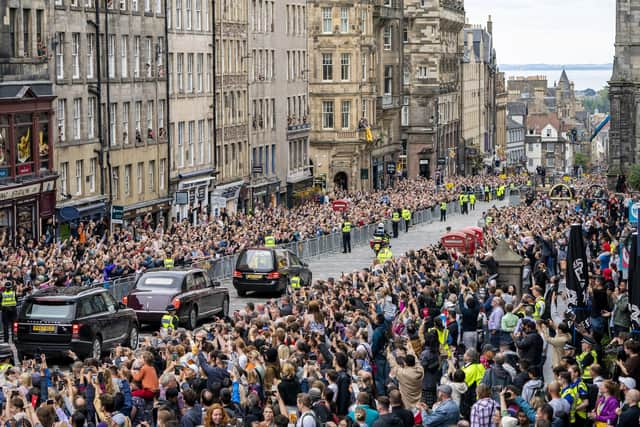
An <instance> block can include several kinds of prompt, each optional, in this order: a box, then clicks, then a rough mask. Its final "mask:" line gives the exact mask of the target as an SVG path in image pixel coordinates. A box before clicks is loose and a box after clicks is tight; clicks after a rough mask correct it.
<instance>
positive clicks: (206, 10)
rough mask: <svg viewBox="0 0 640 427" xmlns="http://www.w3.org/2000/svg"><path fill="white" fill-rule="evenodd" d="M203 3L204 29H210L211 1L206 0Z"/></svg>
mask: <svg viewBox="0 0 640 427" xmlns="http://www.w3.org/2000/svg"><path fill="white" fill-rule="evenodd" d="M202 5H203V6H204V8H203V9H204V13H203V15H204V30H205V31H209V1H208V0H205V1H204V3H202Z"/></svg>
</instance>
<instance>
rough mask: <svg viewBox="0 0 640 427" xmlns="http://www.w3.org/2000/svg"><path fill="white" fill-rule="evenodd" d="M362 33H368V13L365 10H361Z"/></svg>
mask: <svg viewBox="0 0 640 427" xmlns="http://www.w3.org/2000/svg"><path fill="white" fill-rule="evenodd" d="M360 32H362V34H366V33H367V11H366V10H364V9H361V10H360Z"/></svg>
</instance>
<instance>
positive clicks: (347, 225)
mask: <svg viewBox="0 0 640 427" xmlns="http://www.w3.org/2000/svg"><path fill="white" fill-rule="evenodd" d="M342 232H343V233H350V232H351V223H350V222H349V221H345V222H344V223H343V224H342Z"/></svg>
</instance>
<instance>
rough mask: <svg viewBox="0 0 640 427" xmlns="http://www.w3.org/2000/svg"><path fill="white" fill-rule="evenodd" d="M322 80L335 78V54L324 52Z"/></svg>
mask: <svg viewBox="0 0 640 427" xmlns="http://www.w3.org/2000/svg"><path fill="white" fill-rule="evenodd" d="M322 80H324V81H331V80H333V55H332V54H330V53H323V54H322Z"/></svg>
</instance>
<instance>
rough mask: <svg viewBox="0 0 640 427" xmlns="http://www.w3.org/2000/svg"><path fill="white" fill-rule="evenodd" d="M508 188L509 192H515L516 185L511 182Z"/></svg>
mask: <svg viewBox="0 0 640 427" xmlns="http://www.w3.org/2000/svg"><path fill="white" fill-rule="evenodd" d="M509 188H510V189H511V190H515V188H516V185H515V184H514V183H513V182H512V183H511V184H510V185H509Z"/></svg>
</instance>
